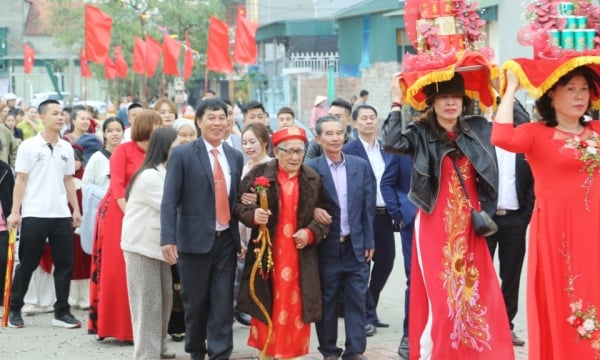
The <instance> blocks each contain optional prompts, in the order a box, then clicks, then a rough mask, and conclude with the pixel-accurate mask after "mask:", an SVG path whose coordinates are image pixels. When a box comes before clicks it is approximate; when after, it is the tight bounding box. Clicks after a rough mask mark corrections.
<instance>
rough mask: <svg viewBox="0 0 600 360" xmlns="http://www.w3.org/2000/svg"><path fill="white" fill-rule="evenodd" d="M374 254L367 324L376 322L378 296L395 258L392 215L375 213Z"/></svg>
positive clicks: (368, 295)
mask: <svg viewBox="0 0 600 360" xmlns="http://www.w3.org/2000/svg"><path fill="white" fill-rule="evenodd" d="M374 223H375V225H374V226H375V232H374V233H375V254H374V255H373V265H372V269H371V280H370V281H369V291H367V324H373V325H375V323H377V321H379V318H378V316H377V304H378V303H379V296H380V295H381V291H382V290H383V287H384V286H385V283H386V282H387V280H388V278H389V277H390V274H391V273H392V269H393V268H394V259H395V258H396V244H395V242H394V241H395V240H394V223H393V221H392V217H391V216H390V215H389V214H387V213H385V214H376V215H375V221H374Z"/></svg>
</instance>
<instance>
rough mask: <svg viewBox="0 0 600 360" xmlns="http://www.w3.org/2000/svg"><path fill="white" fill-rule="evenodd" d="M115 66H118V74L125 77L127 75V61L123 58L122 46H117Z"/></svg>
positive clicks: (122, 77)
mask: <svg viewBox="0 0 600 360" xmlns="http://www.w3.org/2000/svg"><path fill="white" fill-rule="evenodd" d="M115 66H116V67H117V76H118V77H120V78H121V79H125V78H126V77H127V62H126V61H125V59H124V58H123V54H122V53H121V47H120V46H115Z"/></svg>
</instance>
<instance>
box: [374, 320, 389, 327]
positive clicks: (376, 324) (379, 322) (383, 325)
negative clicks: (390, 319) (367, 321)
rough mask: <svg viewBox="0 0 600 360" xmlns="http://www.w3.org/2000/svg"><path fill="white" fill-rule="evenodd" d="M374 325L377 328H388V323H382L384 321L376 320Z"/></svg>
mask: <svg viewBox="0 0 600 360" xmlns="http://www.w3.org/2000/svg"><path fill="white" fill-rule="evenodd" d="M375 327H378V328H389V327H390V324H388V323H384V322H381V321H379V320H377V322H376V323H375Z"/></svg>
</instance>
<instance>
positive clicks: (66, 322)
mask: <svg viewBox="0 0 600 360" xmlns="http://www.w3.org/2000/svg"><path fill="white" fill-rule="evenodd" d="M52 326H58V327H63V328H66V329H76V328H80V327H81V321H79V320H77V319H76V318H75V316H73V315H71V313H66V314H64V315H60V316H54V319H52Z"/></svg>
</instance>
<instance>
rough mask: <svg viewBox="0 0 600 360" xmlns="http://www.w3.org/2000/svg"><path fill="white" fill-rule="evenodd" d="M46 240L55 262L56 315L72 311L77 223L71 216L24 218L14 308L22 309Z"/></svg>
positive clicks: (11, 301)
mask: <svg viewBox="0 0 600 360" xmlns="http://www.w3.org/2000/svg"><path fill="white" fill-rule="evenodd" d="M46 239H48V243H49V245H50V250H51V253H52V263H53V264H54V289H55V290H56V303H54V314H55V316H62V315H64V314H66V313H68V312H69V309H70V308H69V301H68V300H69V286H70V284H71V273H72V271H73V225H72V219H71V218H70V217H68V218H35V217H26V218H23V221H22V223H21V240H20V243H19V264H18V265H17V266H16V268H15V278H14V280H13V292H12V297H11V299H10V310H11V311H15V312H20V311H21V308H22V307H23V298H24V297H25V293H26V292H27V289H28V288H29V282H30V281H31V275H32V274H33V272H34V271H35V269H36V268H37V267H38V265H39V263H40V259H41V258H42V254H43V252H44V246H45V244H46Z"/></svg>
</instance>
